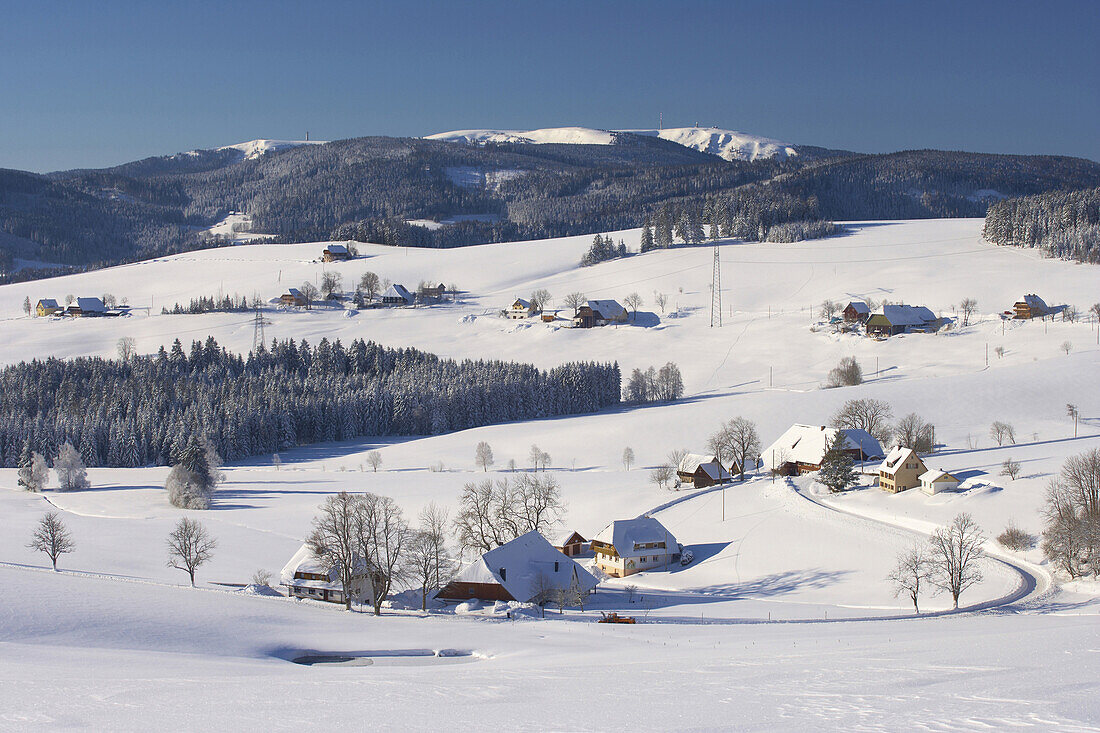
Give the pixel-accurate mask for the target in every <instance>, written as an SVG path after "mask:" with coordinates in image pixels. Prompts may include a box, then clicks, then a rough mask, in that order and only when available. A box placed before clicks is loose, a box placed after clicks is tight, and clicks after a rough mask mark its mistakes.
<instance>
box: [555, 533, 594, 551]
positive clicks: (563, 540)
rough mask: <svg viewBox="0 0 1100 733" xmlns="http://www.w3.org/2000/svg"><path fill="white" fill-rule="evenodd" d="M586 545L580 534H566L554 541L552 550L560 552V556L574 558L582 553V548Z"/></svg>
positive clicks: (586, 542)
mask: <svg viewBox="0 0 1100 733" xmlns="http://www.w3.org/2000/svg"><path fill="white" fill-rule="evenodd" d="M587 544H588V540H586V539H585V538H584V537H582V536H581V533H580V532H566V533H564V534H562V535H560V536H559V537H558V538H557V540H555V541H554V549H556V550H560V551H561V552H562V554H564V555H568V556H569V557H576V556H577V555H580V554H581V553H583V552H584V549H585V547H584V546H585V545H587Z"/></svg>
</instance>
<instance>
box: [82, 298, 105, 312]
mask: <svg viewBox="0 0 1100 733" xmlns="http://www.w3.org/2000/svg"><path fill="white" fill-rule="evenodd" d="M76 307H77V308H79V309H80V310H82V311H90V312H92V313H102V312H103V311H105V310H107V308H106V306H104V305H103V301H102V300H100V299H99V298H77V299H76Z"/></svg>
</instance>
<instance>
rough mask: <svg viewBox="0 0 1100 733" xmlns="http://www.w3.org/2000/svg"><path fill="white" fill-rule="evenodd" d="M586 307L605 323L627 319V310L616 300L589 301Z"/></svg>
mask: <svg viewBox="0 0 1100 733" xmlns="http://www.w3.org/2000/svg"><path fill="white" fill-rule="evenodd" d="M586 305H588V307H589V308H591V309H592V310H593V312H595V313H597V314H599V317H600V318H602V319H604V320H605V321H611V320H614V319H616V318H625V317H626V308H623V307H622V306H621V305H619V303H618V302H617V301H614V300H589V301H588V302H587V304H586Z"/></svg>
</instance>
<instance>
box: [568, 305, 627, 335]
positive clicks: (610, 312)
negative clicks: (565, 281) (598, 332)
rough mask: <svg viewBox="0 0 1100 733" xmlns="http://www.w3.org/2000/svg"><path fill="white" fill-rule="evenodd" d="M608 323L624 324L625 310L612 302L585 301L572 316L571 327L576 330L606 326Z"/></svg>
mask: <svg viewBox="0 0 1100 733" xmlns="http://www.w3.org/2000/svg"><path fill="white" fill-rule="evenodd" d="M609 323H626V308H623V307H622V306H621V305H619V304H618V303H617V302H615V301H614V300H589V301H586V302H585V304H584V305H582V306H581V307H580V308H578V309H577V314H576V315H575V316H573V325H574V326H575V327H577V328H592V327H593V326H606V325H607V324H609Z"/></svg>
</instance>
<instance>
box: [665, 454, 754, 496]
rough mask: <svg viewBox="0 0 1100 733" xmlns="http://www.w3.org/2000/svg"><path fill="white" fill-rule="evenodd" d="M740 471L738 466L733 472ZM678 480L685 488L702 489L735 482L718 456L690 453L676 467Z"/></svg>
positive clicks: (734, 467)
mask: <svg viewBox="0 0 1100 733" xmlns="http://www.w3.org/2000/svg"><path fill="white" fill-rule="evenodd" d="M734 469H736V470H740V469H739V468H737V467H736V466H733V467H731V470H734ZM676 478H677V479H679V481H680V483H681V484H683V485H685V486H694V487H695V488H697V489H702V488H705V487H707V486H714V485H715V484H724V483H728V482H730V481H732V480H733V476H731V475H730V471H727V470H726V469H725V468H723V467H722V464H721V463H720V462H719V461H718V458H717V457H716V456H708V455H702V454H700V453H688V454H687V455H686V456H684V457H683V458H682V459H680V465H679V466H677V467H676Z"/></svg>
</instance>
